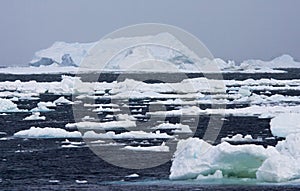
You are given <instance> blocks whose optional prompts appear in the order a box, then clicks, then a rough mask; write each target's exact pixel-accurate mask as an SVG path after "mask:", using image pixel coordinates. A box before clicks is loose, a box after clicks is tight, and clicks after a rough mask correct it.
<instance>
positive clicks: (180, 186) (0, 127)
mask: <svg viewBox="0 0 300 191" xmlns="http://www.w3.org/2000/svg"><path fill="white" fill-rule="evenodd" d="M287 71H288V72H287V73H280V74H240V73H237V74H234V73H230V74H224V76H223V77H224V79H235V80H244V79H248V78H252V79H261V78H273V79H300V70H299V69H298V70H295V69H288V70H287ZM95 75H96V74H95ZM135 75H137V74H135ZM126 76H127V77H129V76H130V75H126ZM187 76H189V77H190V78H193V77H201V74H199V75H196V74H190V75H187ZM116 77H117V74H105V75H103V76H101V77H100V78H99V81H110V82H111V81H113V80H114V79H116ZM135 77H136V76H135ZM82 79H83V80H86V81H88V79H84V76H83V77H82ZM153 79H155V78H153ZM166 79H170V81H173V82H174V81H178V79H176V77H175V76H172V75H170V74H168V76H167V77H166ZM15 80H20V81H30V80H36V81H38V82H52V81H60V80H61V75H59V74H46V75H44V74H43V75H10V74H5V75H4V74H3V75H2V74H1V75H0V83H1V82H4V81H15ZM119 80H120V79H119ZM148 83H156V82H155V81H148ZM2 91H4V90H2ZM256 93H258V94H259V93H260V92H259V91H257V92H256ZM274 94H282V95H293V96H295V95H297V96H300V92H299V91H283V90H276V91H275V90H274V91H271V95H274ZM60 96H61V95H55V94H52V93H43V94H41V95H40V96H39V98H40V99H39V100H19V101H18V102H16V103H17V105H18V108H19V109H28V110H30V109H32V108H34V107H36V105H37V103H38V102H40V101H45V102H47V101H51V102H52V101H54V100H56V99H57V98H59V97H60ZM65 98H67V99H69V100H71V99H72V95H65ZM246 106H247V105H243V104H230V105H227V106H226V107H227V108H242V107H246ZM209 107H210V105H209V104H200V108H202V109H204V108H209ZM28 115H29V113H28V112H13V113H7V114H6V115H0V132H2V134H0V138H1V137H6V139H1V140H0V190H268V191H272V190H299V189H300V184H297V183H294V184H292V183H288V184H287V183H282V184H271V183H262V182H257V181H255V180H253V179H234V178H227V179H226V178H224V179H221V180H214V181H204V180H201V181H200V180H186V181H171V180H169V174H170V167H171V161H169V162H166V163H164V164H162V165H160V166H157V167H153V168H148V169H138V170H135V169H126V168H121V167H117V166H114V165H112V164H110V163H108V162H106V161H104V160H103V159H101V158H100V157H98V156H97V155H96V154H94V153H93V152H92V151H91V150H90V149H89V147H87V146H86V145H84V144H83V145H82V146H79V147H71V148H66V147H62V145H63V142H64V141H65V139H63V138H37V139H31V138H14V137H12V136H13V134H14V133H16V132H18V131H21V130H25V129H29V128H30V127H32V126H35V127H56V128H64V127H65V125H66V124H67V123H73V122H75V120H74V116H73V111H72V106H71V105H59V106H57V107H56V108H55V111H54V112H44V113H42V115H43V116H45V117H46V120H44V121H24V120H23V119H24V118H25V117H26V116H28ZM168 121H178V119H177V118H176V117H171V118H169V119H168ZM199 121H200V122H199V124H198V128H197V130H196V132H195V134H194V137H199V138H202V136H203V135H204V132H205V128H206V126H207V123H208V121H209V116H200V119H199ZM269 122H270V119H268V118H258V117H255V116H252V117H249V116H228V117H226V120H224V124H223V126H222V129H221V132H220V133H219V135H218V138H217V140H216V141H215V142H214V143H213V144H218V143H220V142H221V138H224V137H227V136H228V135H234V134H237V133H240V134H243V135H246V134H249V135H252V137H253V138H257V137H261V138H262V141H259V142H257V143H255V144H259V145H263V146H265V147H266V146H268V145H272V146H274V145H276V143H277V141H278V140H277V139H276V138H274V139H265V138H267V137H272V134H271V132H270V127H269ZM68 140H69V141H74V142H80V141H82V140H81V139H78V138H73V139H72V138H69V139H68ZM233 144H243V143H238V142H235V143H233ZM124 162H125V163H126V161H124ZM131 174H138V175H139V176H138V177H128V175H131Z"/></svg>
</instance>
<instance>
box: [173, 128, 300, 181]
mask: <svg viewBox="0 0 300 191" xmlns="http://www.w3.org/2000/svg"><path fill="white" fill-rule="evenodd" d="M243 139H245V138H243ZM299 144H300V134H299V133H298V134H295V133H291V134H289V135H287V136H286V139H285V140H283V141H280V142H278V144H277V145H276V146H275V147H272V146H268V147H267V148H264V147H262V146H258V145H253V144H248V145H230V144H229V143H227V142H223V143H221V144H219V145H216V146H212V145H210V144H209V143H206V142H205V141H203V140H201V139H198V138H189V139H187V140H181V141H179V142H178V145H177V150H176V152H175V154H174V158H173V162H172V166H171V169H170V172H171V174H170V179H172V180H178V179H196V178H197V179H203V178H220V177H224V178H225V177H226V178H230V177H234V178H256V179H257V180H258V181H262V182H286V181H292V180H295V179H299V178H300V148H299ZM221 175H222V176H221Z"/></svg>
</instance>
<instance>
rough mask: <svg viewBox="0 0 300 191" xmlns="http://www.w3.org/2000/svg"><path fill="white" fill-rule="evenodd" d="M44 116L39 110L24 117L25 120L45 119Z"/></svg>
mask: <svg viewBox="0 0 300 191" xmlns="http://www.w3.org/2000/svg"><path fill="white" fill-rule="evenodd" d="M45 119H46V117H45V116H40V112H33V113H32V115H30V116H27V117H25V118H24V119H23V120H25V121H34V120H45Z"/></svg>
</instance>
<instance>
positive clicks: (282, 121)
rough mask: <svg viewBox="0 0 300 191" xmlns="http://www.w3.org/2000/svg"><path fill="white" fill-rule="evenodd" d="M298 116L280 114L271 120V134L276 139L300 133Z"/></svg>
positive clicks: (297, 114) (299, 115)
mask: <svg viewBox="0 0 300 191" xmlns="http://www.w3.org/2000/svg"><path fill="white" fill-rule="evenodd" d="M299 122H300V114H299V113H282V114H279V115H277V116H276V117H275V118H273V119H271V122H270V126H271V132H272V134H273V135H274V136H277V137H286V136H287V135H289V134H293V133H300V123H299Z"/></svg>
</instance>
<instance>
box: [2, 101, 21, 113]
mask: <svg viewBox="0 0 300 191" xmlns="http://www.w3.org/2000/svg"><path fill="white" fill-rule="evenodd" d="M20 111H26V110H20V109H19V108H18V107H17V104H15V103H13V102H12V101H11V100H8V99H2V98H0V112H20Z"/></svg>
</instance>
